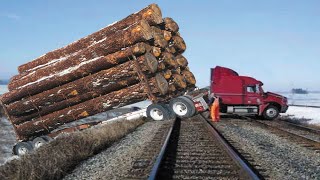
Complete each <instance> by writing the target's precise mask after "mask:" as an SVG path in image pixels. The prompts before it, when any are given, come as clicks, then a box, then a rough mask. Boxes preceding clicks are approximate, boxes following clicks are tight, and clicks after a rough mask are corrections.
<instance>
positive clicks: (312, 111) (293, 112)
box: [281, 93, 320, 126]
mask: <svg viewBox="0 0 320 180" xmlns="http://www.w3.org/2000/svg"><path fill="white" fill-rule="evenodd" d="M281 94H282V95H284V96H286V97H287V98H288V102H289V104H290V105H299V106H320V93H309V94H292V93H281ZM281 115H282V116H288V117H290V118H294V119H304V120H307V121H306V122H308V123H309V124H314V125H319V126H320V108H312V107H297V106H289V109H288V111H287V113H285V114H281Z"/></svg>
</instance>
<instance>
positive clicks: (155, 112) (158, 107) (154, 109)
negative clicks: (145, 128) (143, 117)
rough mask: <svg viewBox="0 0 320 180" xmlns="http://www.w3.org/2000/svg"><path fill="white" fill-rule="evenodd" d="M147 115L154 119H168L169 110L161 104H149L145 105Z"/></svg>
mask: <svg viewBox="0 0 320 180" xmlns="http://www.w3.org/2000/svg"><path fill="white" fill-rule="evenodd" d="M147 117H148V118H151V119H153V120H155V121H163V120H168V119H170V112H169V110H168V109H167V108H166V107H165V105H162V104H151V105H149V106H148V107H147Z"/></svg>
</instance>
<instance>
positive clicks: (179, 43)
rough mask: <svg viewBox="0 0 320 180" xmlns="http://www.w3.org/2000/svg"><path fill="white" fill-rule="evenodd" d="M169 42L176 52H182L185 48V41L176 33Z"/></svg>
mask: <svg viewBox="0 0 320 180" xmlns="http://www.w3.org/2000/svg"><path fill="white" fill-rule="evenodd" d="M170 42H171V46H172V47H174V48H175V50H176V53H179V54H182V53H183V52H184V51H185V50H186V49H187V45H186V43H185V42H184V40H183V39H182V37H180V36H178V35H175V36H173V37H172V39H171V41H170Z"/></svg>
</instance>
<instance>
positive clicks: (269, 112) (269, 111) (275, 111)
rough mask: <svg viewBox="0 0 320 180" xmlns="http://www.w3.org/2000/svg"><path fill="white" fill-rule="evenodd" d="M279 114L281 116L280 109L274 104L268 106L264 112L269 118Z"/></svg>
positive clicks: (266, 117)
mask: <svg viewBox="0 0 320 180" xmlns="http://www.w3.org/2000/svg"><path fill="white" fill-rule="evenodd" d="M278 116H279V109H278V108H277V107H275V106H273V105H270V106H268V107H267V108H266V109H265V110H264V112H263V117H264V118H265V119H267V120H273V119H275V118H277V117H278Z"/></svg>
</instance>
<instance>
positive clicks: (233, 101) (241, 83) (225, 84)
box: [210, 66, 288, 120]
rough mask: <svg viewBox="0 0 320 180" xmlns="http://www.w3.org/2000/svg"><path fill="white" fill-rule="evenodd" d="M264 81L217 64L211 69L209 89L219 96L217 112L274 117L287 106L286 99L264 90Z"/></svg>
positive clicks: (285, 109)
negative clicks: (218, 109) (241, 74)
mask: <svg viewBox="0 0 320 180" xmlns="http://www.w3.org/2000/svg"><path fill="white" fill-rule="evenodd" d="M262 86H263V83H262V82H261V81H258V80H256V79H254V78H252V77H248V76H239V74H238V73H237V72H235V71H234V70H232V69H229V68H225V67H220V66H216V67H215V68H212V69H211V83H210V91H211V93H214V94H215V95H216V96H218V97H219V98H220V111H221V112H224V113H235V114H251V115H258V116H262V117H263V118H265V119H269V120H272V119H275V118H276V117H278V115H279V113H285V112H286V111H287V109H288V104H287V98H286V97H284V96H281V95H279V94H276V93H272V92H264V91H263V89H262Z"/></svg>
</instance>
